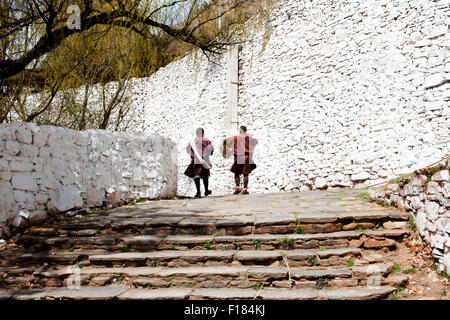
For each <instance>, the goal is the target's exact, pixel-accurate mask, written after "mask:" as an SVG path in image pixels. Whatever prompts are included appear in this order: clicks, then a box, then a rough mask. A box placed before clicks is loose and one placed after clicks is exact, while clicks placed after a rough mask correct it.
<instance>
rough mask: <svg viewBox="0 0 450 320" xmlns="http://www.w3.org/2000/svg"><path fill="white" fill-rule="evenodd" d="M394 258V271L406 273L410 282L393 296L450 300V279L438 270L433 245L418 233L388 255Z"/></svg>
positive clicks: (389, 258)
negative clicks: (432, 254)
mask: <svg viewBox="0 0 450 320" xmlns="http://www.w3.org/2000/svg"><path fill="white" fill-rule="evenodd" d="M387 261H390V262H393V263H394V264H395V265H394V268H393V270H392V271H391V273H394V274H398V275H406V276H407V277H408V278H409V282H408V284H407V285H406V286H400V287H398V288H397V289H398V291H397V293H395V294H392V295H391V296H390V297H389V299H391V300H449V299H450V280H449V276H447V275H446V274H445V273H439V272H438V271H437V265H436V263H435V261H434V259H433V258H432V256H431V250H430V247H429V246H428V245H427V244H426V243H424V242H423V241H422V239H421V238H420V237H419V236H418V235H417V234H415V233H414V234H412V235H411V236H409V237H408V238H405V240H404V241H403V242H402V243H400V244H398V246H397V249H396V250H395V251H392V252H390V253H389V254H388V255H387Z"/></svg>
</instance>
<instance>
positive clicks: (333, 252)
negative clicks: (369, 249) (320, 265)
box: [317, 248, 361, 259]
mask: <svg viewBox="0 0 450 320" xmlns="http://www.w3.org/2000/svg"><path fill="white" fill-rule="evenodd" d="M317 254H318V255H319V257H320V258H322V259H326V258H329V257H332V256H346V255H361V249H357V248H356V249H355V248H340V249H326V250H323V251H321V250H319V251H317Z"/></svg>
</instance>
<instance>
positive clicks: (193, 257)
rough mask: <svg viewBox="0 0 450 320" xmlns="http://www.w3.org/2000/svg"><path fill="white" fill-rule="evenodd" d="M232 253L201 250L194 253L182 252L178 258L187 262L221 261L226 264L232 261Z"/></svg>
mask: <svg viewBox="0 0 450 320" xmlns="http://www.w3.org/2000/svg"><path fill="white" fill-rule="evenodd" d="M233 256H234V253H233V251H203V250H195V251H187V252H183V253H182V254H181V255H180V258H182V259H184V260H186V261H189V262H198V261H206V260H208V261H221V262H227V261H230V260H233Z"/></svg>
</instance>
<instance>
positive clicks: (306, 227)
mask: <svg viewBox="0 0 450 320" xmlns="http://www.w3.org/2000/svg"><path fill="white" fill-rule="evenodd" d="M341 229H342V225H341V224H340V223H336V222H335V223H321V224H310V223H308V224H303V225H302V231H303V232H304V233H329V232H338V231H341Z"/></svg>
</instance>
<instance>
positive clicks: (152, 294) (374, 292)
mask: <svg viewBox="0 0 450 320" xmlns="http://www.w3.org/2000/svg"><path fill="white" fill-rule="evenodd" d="M394 291H395V288H393V287H389V286H385V287H367V288H364V287H362V288H340V289H338V290H318V289H283V288H263V289H262V290H258V291H256V290H253V289H229V288H212V289H209V288H195V289H192V288H168V289H130V288H127V287H125V286H105V287H82V288H80V289H78V290H70V289H67V288H44V289H33V290H21V291H18V292H6V291H1V290H0V300H8V299H12V300H33V299H46V298H47V299H57V300H92V299H94V300H112V299H115V300H116V299H119V300H188V299H189V300H251V299H258V300H372V299H383V298H385V297H387V296H388V295H389V294H391V293H392V292H394Z"/></svg>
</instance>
